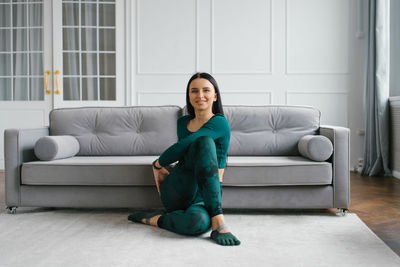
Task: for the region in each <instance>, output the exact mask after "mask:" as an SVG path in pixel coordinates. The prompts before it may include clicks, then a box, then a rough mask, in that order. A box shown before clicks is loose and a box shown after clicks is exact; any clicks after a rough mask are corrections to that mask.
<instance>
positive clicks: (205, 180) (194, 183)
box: [157, 136, 222, 235]
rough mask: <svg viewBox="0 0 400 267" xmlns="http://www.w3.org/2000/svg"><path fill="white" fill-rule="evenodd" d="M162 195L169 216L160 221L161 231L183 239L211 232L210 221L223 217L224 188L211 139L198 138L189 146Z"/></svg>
mask: <svg viewBox="0 0 400 267" xmlns="http://www.w3.org/2000/svg"><path fill="white" fill-rule="evenodd" d="M160 193H161V201H162V203H163V205H164V207H165V209H166V210H167V213H166V214H164V215H162V216H161V217H160V218H159V219H158V223H157V224H158V227H160V228H163V229H167V230H169V231H172V232H175V233H178V234H183V235H200V234H202V233H204V232H207V231H209V230H210V229H211V220H210V218H211V217H213V216H215V215H218V214H222V207H221V196H222V184H221V183H220V181H219V174H218V162H217V153H216V148H215V143H214V140H213V139H212V138H211V137H208V136H202V137H199V138H197V139H196V140H195V141H194V142H193V143H192V144H190V145H189V147H188V149H187V151H186V155H185V157H184V159H183V160H180V161H179V163H178V164H177V165H176V166H175V167H174V168H173V169H172V171H171V172H170V174H169V175H168V176H167V177H166V178H165V180H164V182H163V183H162V185H161V190H160Z"/></svg>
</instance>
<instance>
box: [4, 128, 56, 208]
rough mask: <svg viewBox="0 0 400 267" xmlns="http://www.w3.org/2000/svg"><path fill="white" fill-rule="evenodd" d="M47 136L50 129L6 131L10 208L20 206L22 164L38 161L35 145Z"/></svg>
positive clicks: (6, 172)
mask: <svg viewBox="0 0 400 267" xmlns="http://www.w3.org/2000/svg"><path fill="white" fill-rule="evenodd" d="M47 135H49V128H48V127H43V128H37V129H6V130H5V131H4V166H5V194H6V205H7V206H8V207H18V206H19V204H20V185H21V166H22V163H24V162H28V161H33V160H37V158H36V157H35V153H34V151H33V149H34V146H35V143H36V141H37V140H38V139H39V138H41V137H43V136H47Z"/></svg>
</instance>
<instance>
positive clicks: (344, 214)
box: [336, 208, 348, 216]
mask: <svg viewBox="0 0 400 267" xmlns="http://www.w3.org/2000/svg"><path fill="white" fill-rule="evenodd" d="M338 210H339V212H338V213H336V215H340V216H346V213H347V211H348V209H346V208H338Z"/></svg>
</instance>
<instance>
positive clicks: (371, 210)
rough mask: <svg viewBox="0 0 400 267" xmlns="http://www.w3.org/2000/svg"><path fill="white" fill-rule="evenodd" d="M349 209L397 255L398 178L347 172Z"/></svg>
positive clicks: (399, 239)
mask: <svg viewBox="0 0 400 267" xmlns="http://www.w3.org/2000/svg"><path fill="white" fill-rule="evenodd" d="M350 201H351V202H350V210H349V212H351V213H356V214H357V216H358V217H359V218H360V219H361V220H362V221H363V222H364V223H365V224H366V225H367V226H368V227H369V228H370V229H371V230H372V231H373V232H374V233H375V234H376V235H377V236H379V238H380V239H382V240H383V241H384V242H385V243H386V244H387V245H388V246H389V247H390V248H391V249H392V250H393V251H394V252H396V253H397V255H399V256H400V179H397V178H393V177H368V176H361V175H359V174H357V173H351V178H350Z"/></svg>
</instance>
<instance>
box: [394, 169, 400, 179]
mask: <svg viewBox="0 0 400 267" xmlns="http://www.w3.org/2000/svg"><path fill="white" fill-rule="evenodd" d="M392 175H393V177H394V178H397V179H400V172H398V171H395V170H392Z"/></svg>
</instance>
